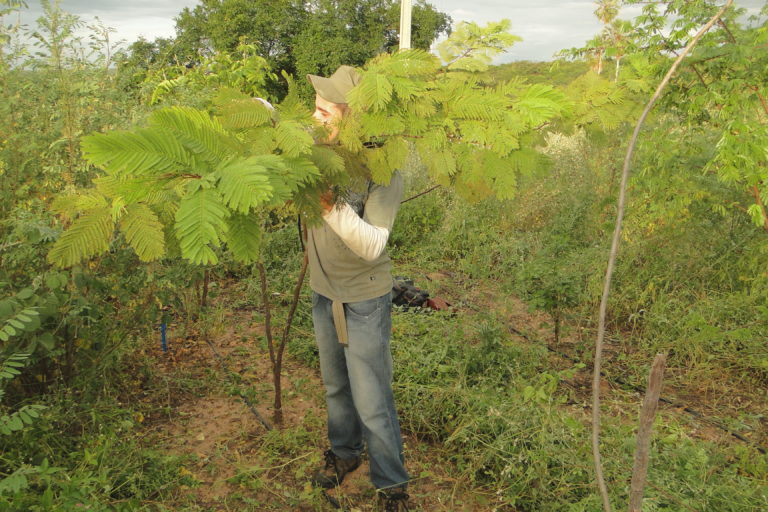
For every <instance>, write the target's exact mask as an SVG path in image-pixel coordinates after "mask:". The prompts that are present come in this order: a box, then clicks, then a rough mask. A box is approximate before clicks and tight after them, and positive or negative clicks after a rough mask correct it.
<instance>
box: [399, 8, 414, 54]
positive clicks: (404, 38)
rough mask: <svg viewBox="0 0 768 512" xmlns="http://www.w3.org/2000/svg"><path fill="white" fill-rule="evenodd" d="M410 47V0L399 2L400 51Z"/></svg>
mask: <svg viewBox="0 0 768 512" xmlns="http://www.w3.org/2000/svg"><path fill="white" fill-rule="evenodd" d="M410 47H411V0H400V49H401V50H407V49H409V48H410Z"/></svg>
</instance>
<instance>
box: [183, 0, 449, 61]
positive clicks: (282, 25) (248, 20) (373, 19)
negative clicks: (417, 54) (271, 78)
mask: <svg viewBox="0 0 768 512" xmlns="http://www.w3.org/2000/svg"><path fill="white" fill-rule="evenodd" d="M399 5H400V3H399V2H397V1H395V0H311V1H309V2H303V1H298V0H203V1H202V3H201V4H200V5H198V6H196V7H195V8H193V9H190V8H185V9H184V10H183V11H182V12H181V13H180V15H179V16H178V18H176V38H175V40H174V54H175V56H176V58H177V59H178V61H180V62H187V63H190V64H197V63H199V62H201V61H202V59H203V58H205V57H206V56H210V55H211V54H212V53H215V52H227V53H232V52H234V50H235V49H236V48H237V47H238V45H239V44H241V43H243V42H244V43H247V44H252V45H255V46H256V48H257V53H258V55H260V56H262V57H264V58H265V59H267V62H269V64H270V66H271V67H272V69H273V70H275V71H279V70H284V71H287V72H288V73H291V74H295V75H299V76H302V75H305V74H307V73H313V74H328V73H330V72H332V71H333V70H335V69H336V68H337V67H338V66H339V65H340V64H350V65H355V66H360V65H362V64H364V63H365V62H366V60H367V59H369V58H371V57H373V56H374V55H377V54H379V53H385V52H388V51H391V50H392V49H394V48H396V47H397V46H398V44H399V36H398V33H397V30H398V22H399V16H400V9H399ZM450 26H451V18H450V17H449V16H448V15H447V14H445V13H442V12H439V11H437V10H436V9H435V8H434V7H433V6H431V5H430V4H427V3H426V2H424V1H423V0H418V1H417V2H416V3H415V4H414V6H413V27H414V28H413V34H412V46H413V47H414V48H419V49H428V48H429V47H430V45H431V44H432V42H433V41H434V40H435V39H436V38H437V37H438V36H439V35H440V34H441V33H449V32H450Z"/></svg>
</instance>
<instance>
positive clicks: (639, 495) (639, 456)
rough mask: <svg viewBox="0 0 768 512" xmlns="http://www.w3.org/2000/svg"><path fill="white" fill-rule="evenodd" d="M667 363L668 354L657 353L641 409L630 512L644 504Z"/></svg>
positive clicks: (637, 511) (637, 509) (636, 511)
mask: <svg viewBox="0 0 768 512" xmlns="http://www.w3.org/2000/svg"><path fill="white" fill-rule="evenodd" d="M666 363H667V356H666V354H656V359H654V360H653V366H652V367H651V373H650V375H649V376H648V389H647V390H646V392H645V398H644V399H643V408H642V410H641V411H640V426H639V428H638V430H637V446H636V447H635V464H634V466H633V467H632V484H631V486H630V491H629V512H640V509H641V507H642V504H643V490H644V489H645V480H646V476H647V475H648V460H649V451H650V446H651V431H652V429H653V420H654V419H655V418H656V409H657V408H658V406H659V395H660V394H661V382H662V380H664V366H665V365H666Z"/></svg>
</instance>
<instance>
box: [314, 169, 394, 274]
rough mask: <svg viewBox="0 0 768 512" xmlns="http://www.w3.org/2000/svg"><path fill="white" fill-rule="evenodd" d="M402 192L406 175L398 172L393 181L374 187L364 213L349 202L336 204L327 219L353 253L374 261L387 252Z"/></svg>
mask: <svg viewBox="0 0 768 512" xmlns="http://www.w3.org/2000/svg"><path fill="white" fill-rule="evenodd" d="M402 196H403V179H402V177H401V176H400V173H394V174H393V175H392V180H391V181H390V183H389V185H387V186H382V185H374V186H373V187H372V189H371V191H370V193H369V195H368V200H367V201H366V203H365V210H364V214H363V217H359V216H358V215H357V214H356V213H355V211H354V210H353V209H352V207H351V206H349V205H348V204H346V203H345V204H342V205H340V206H337V207H336V208H332V209H331V211H329V212H328V213H326V214H325V215H324V216H323V220H324V221H325V222H326V223H327V224H328V226H329V227H330V228H331V229H332V230H333V232H334V233H336V235H337V236H338V237H339V238H341V240H342V241H343V242H344V244H345V245H346V246H347V247H349V249H350V250H351V251H352V252H353V253H355V254H356V255H357V256H359V257H360V258H363V259H364V260H366V261H373V260H375V259H376V258H378V257H379V256H381V254H382V253H383V252H384V249H385V247H386V245H387V240H388V238H389V233H390V232H391V230H392V226H393V225H394V223H395V216H396V215H397V210H398V209H399V208H400V201H401V200H402Z"/></svg>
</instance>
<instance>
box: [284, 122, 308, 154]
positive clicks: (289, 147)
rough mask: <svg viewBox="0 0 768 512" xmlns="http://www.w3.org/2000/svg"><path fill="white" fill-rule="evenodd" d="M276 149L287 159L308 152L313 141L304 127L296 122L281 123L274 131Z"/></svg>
mask: <svg viewBox="0 0 768 512" xmlns="http://www.w3.org/2000/svg"><path fill="white" fill-rule="evenodd" d="M275 141H276V142H277V147H278V148H280V150H281V151H282V152H283V154H284V155H286V156H288V157H296V156H299V155H301V154H302V153H306V152H307V151H309V148H310V147H311V146H312V144H313V143H314V141H313V140H312V135H310V134H309V133H307V131H306V130H305V129H304V126H303V125H302V124H301V123H299V122H297V121H290V120H289V121H281V122H279V123H277V127H276V129H275Z"/></svg>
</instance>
